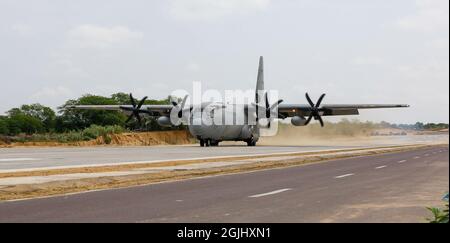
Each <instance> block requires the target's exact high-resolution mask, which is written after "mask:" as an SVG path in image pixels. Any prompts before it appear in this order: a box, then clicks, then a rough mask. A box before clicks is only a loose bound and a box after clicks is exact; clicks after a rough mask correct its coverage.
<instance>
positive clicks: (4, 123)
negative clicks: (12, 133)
mask: <svg viewBox="0 0 450 243" xmlns="http://www.w3.org/2000/svg"><path fill="white" fill-rule="evenodd" d="M8 134H9V129H8V118H7V117H2V116H0V135H8Z"/></svg>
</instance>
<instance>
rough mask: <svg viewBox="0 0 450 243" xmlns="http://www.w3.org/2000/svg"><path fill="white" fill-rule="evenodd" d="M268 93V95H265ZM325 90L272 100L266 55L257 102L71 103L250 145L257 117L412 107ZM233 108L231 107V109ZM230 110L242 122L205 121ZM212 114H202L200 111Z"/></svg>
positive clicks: (296, 119) (301, 118)
mask: <svg viewBox="0 0 450 243" xmlns="http://www.w3.org/2000/svg"><path fill="white" fill-rule="evenodd" d="M263 97H264V98H263ZM324 97H325V94H322V95H321V96H320V98H319V99H318V100H317V102H316V103H314V102H313V101H312V100H311V98H310V97H309V95H308V93H306V100H307V101H308V104H306V105H305V104H284V103H282V102H283V100H278V101H277V102H275V103H274V104H272V105H271V104H270V103H269V99H268V95H267V92H265V91H264V69H263V57H260V59H259V68H258V76H257V83H256V91H255V102H254V103H251V104H247V105H242V104H224V103H222V102H206V103H201V104H200V105H198V106H196V105H189V106H188V107H185V106H186V100H187V96H185V97H184V99H183V100H182V101H181V102H176V101H172V104H171V105H144V102H145V100H146V99H147V97H144V98H143V99H142V100H141V101H140V102H139V103H138V104H136V101H135V100H134V98H133V96H132V95H131V94H130V99H131V104H132V105H78V106H69V107H66V108H69V109H89V110H91V109H92V110H114V111H122V112H125V113H127V114H128V115H129V118H128V120H127V121H129V120H130V119H132V118H133V117H135V118H136V119H137V120H138V121H139V123H140V122H141V116H140V114H145V115H149V116H152V117H154V118H155V119H156V121H157V122H158V124H159V125H161V126H173V125H178V122H177V121H174V119H173V118H174V114H175V118H179V119H180V121H184V122H185V123H186V122H187V123H188V128H189V131H190V133H191V134H192V136H194V137H195V138H197V139H198V140H199V141H200V146H202V147H203V146H217V145H218V144H219V142H221V141H244V142H246V143H247V145H248V146H255V145H256V142H257V141H258V139H259V137H260V129H261V126H262V125H261V124H260V122H256V123H254V122H251V121H253V120H256V121H258V120H262V119H266V120H267V122H266V125H264V126H267V127H270V122H271V121H272V120H274V119H286V118H291V124H292V125H294V126H306V125H308V124H309V123H310V121H311V120H312V119H313V118H314V120H318V121H319V122H320V124H321V126H324V122H323V120H322V116H341V115H358V114H359V109H374V108H400V107H409V106H408V105H403V104H323V105H322V100H323V98H324ZM229 108H231V109H229ZM230 112H231V113H232V114H229V115H231V116H233V117H239V116H242V117H240V118H242V121H243V123H242V124H226V123H225V124H223V123H221V124H216V123H214V122H211V123H208V124H205V123H204V122H203V120H201V119H204V118H205V117H206V119H210V120H214V116H215V115H216V114H224V113H230ZM200 113H201V114H208V115H207V116H201V115H198V114H200Z"/></svg>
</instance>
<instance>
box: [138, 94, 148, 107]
mask: <svg viewBox="0 0 450 243" xmlns="http://www.w3.org/2000/svg"><path fill="white" fill-rule="evenodd" d="M147 98H148V97H147V96H145V97H144V98H142V100H141V101H140V102H139V104H138V106H137V108H136V109H138V110H139V109H140V108H141V106H142V105H143V104H144V102H145V100H146V99H147Z"/></svg>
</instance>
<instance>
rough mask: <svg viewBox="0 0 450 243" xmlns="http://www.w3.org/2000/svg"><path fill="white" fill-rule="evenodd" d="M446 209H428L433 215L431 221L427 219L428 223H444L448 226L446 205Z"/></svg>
mask: <svg viewBox="0 0 450 243" xmlns="http://www.w3.org/2000/svg"><path fill="white" fill-rule="evenodd" d="M446 207H447V208H446V209H440V208H428V210H430V211H431V213H432V214H433V217H434V218H432V219H427V220H428V221H429V222H430V223H445V224H448V204H447V205H446Z"/></svg>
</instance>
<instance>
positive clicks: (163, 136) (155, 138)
mask: <svg viewBox="0 0 450 243" xmlns="http://www.w3.org/2000/svg"><path fill="white" fill-rule="evenodd" d="M108 136H109V138H110V142H109V143H107V142H105V138H104V137H103V136H100V137H98V138H97V139H94V140H90V141H80V142H69V143H60V142H47V141H46V142H44V141H42V142H23V143H22V142H16V143H6V142H4V141H1V140H0V147H33V146H36V147H47V146H48V147H55V146H96V145H113V146H149V145H169V144H190V143H193V138H192V137H191V135H190V134H189V132H188V131H158V132H139V133H121V134H110V135H108Z"/></svg>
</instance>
